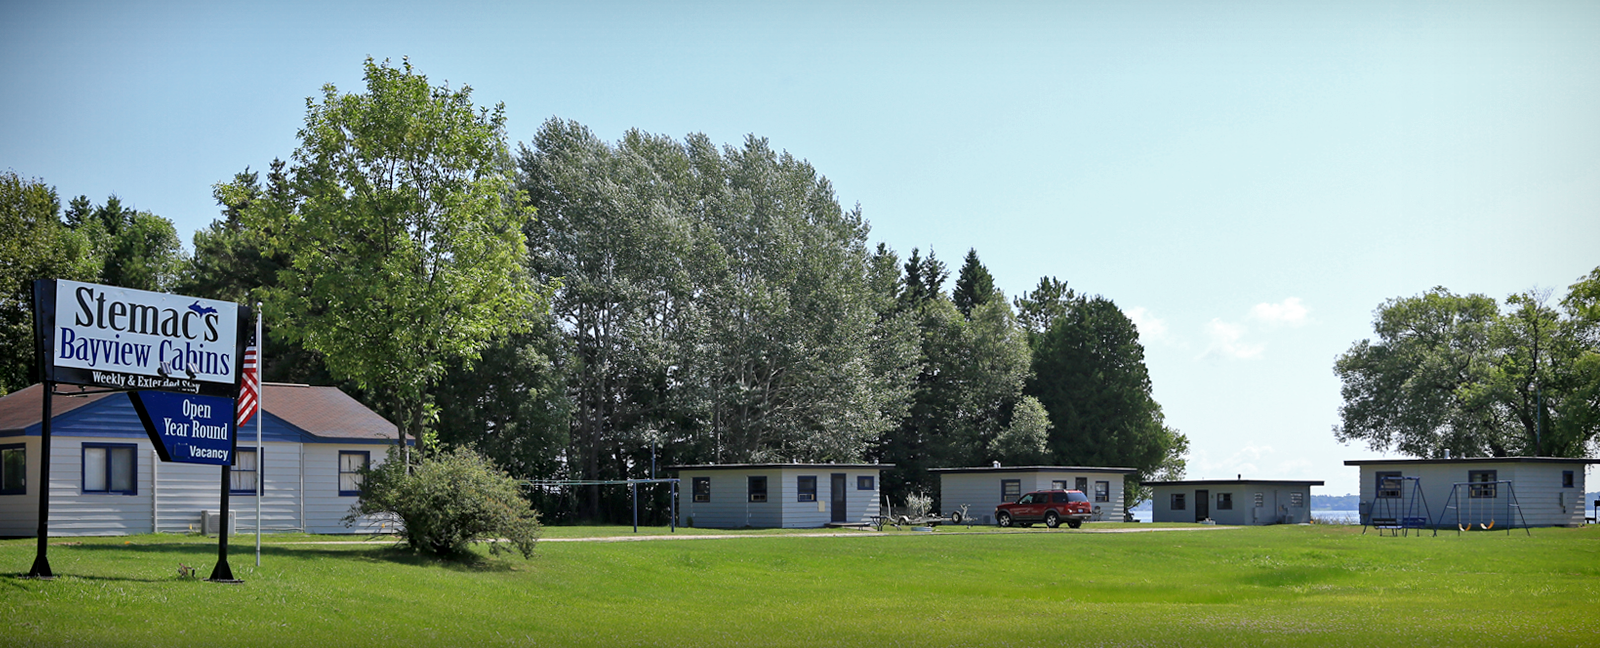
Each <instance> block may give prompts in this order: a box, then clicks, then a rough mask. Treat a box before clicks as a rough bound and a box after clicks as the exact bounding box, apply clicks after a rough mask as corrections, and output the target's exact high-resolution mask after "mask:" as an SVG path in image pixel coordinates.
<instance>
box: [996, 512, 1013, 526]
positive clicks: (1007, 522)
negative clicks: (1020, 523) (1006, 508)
mask: <svg viewBox="0 0 1600 648" xmlns="http://www.w3.org/2000/svg"><path fill="white" fill-rule="evenodd" d="M994 523H995V524H998V525H1000V526H1003V527H1008V526H1011V514H1010V513H996V514H995V515H994Z"/></svg>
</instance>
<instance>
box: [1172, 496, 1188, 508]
mask: <svg viewBox="0 0 1600 648" xmlns="http://www.w3.org/2000/svg"><path fill="white" fill-rule="evenodd" d="M1186 508H1188V503H1187V502H1185V501H1183V493H1173V494H1172V510H1174V511H1182V510H1184V509H1186Z"/></svg>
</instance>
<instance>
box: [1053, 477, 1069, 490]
mask: <svg viewBox="0 0 1600 648" xmlns="http://www.w3.org/2000/svg"><path fill="white" fill-rule="evenodd" d="M1050 487H1051V488H1054V489H1056V490H1072V489H1070V488H1067V480H1065V479H1057V480H1055V481H1052V482H1050Z"/></svg>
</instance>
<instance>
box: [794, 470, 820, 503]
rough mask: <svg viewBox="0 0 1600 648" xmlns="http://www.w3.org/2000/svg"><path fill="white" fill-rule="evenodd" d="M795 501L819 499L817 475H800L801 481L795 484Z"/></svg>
mask: <svg viewBox="0 0 1600 648" xmlns="http://www.w3.org/2000/svg"><path fill="white" fill-rule="evenodd" d="M795 501H796V502H815V501H817V476H816V475H803V476H801V477H800V479H799V481H798V482H797V483H796V484H795Z"/></svg>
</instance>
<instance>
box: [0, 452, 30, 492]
mask: <svg viewBox="0 0 1600 648" xmlns="http://www.w3.org/2000/svg"><path fill="white" fill-rule="evenodd" d="M27 470H28V449H27V447H26V446H23V445H22V444H20V443H18V444H16V445H4V446H0V495H22V494H25V493H27V490H28V489H27V481H26V479H27Z"/></svg>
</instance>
